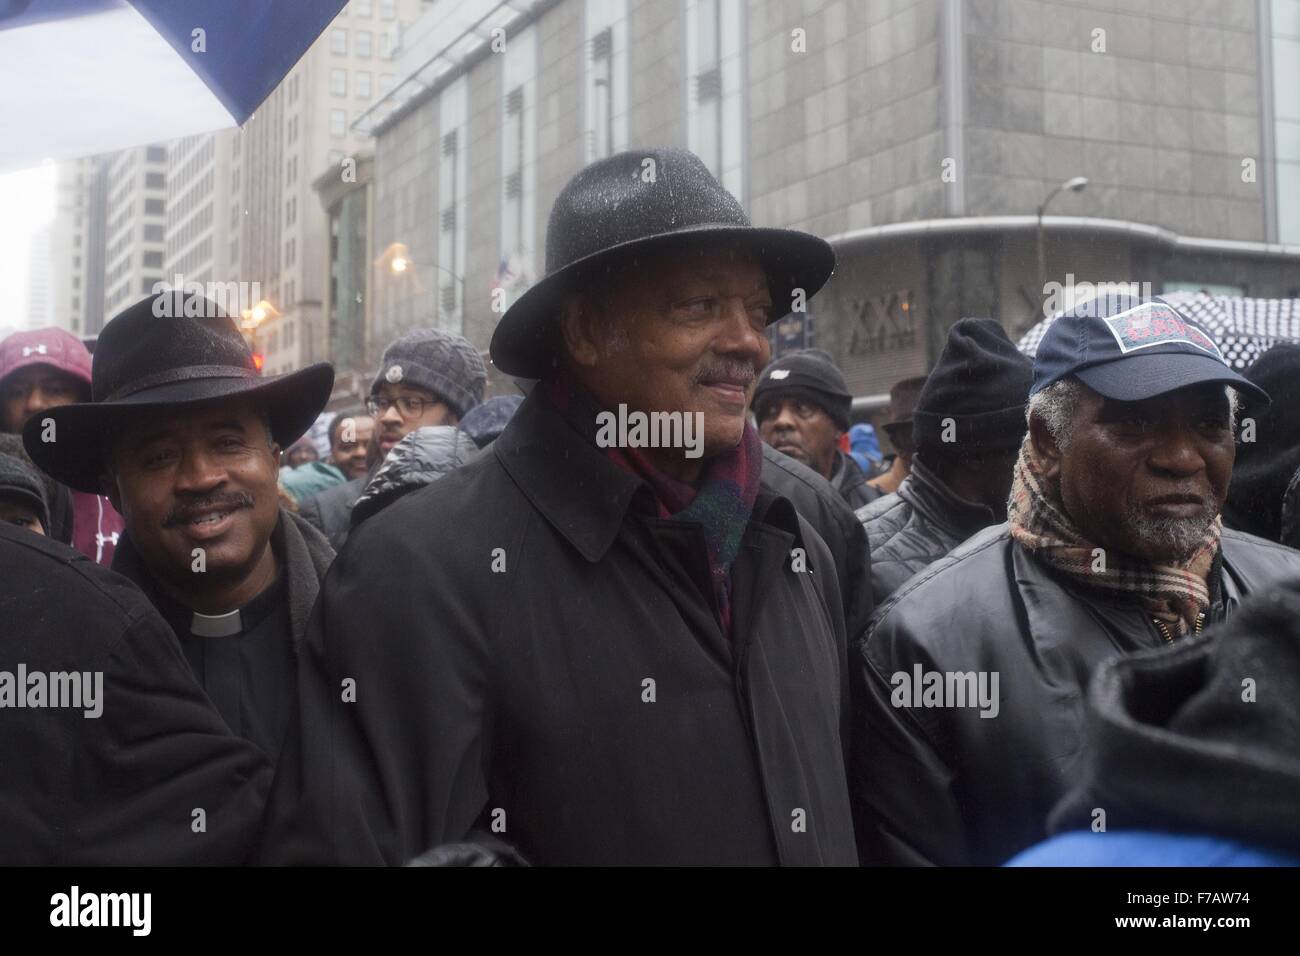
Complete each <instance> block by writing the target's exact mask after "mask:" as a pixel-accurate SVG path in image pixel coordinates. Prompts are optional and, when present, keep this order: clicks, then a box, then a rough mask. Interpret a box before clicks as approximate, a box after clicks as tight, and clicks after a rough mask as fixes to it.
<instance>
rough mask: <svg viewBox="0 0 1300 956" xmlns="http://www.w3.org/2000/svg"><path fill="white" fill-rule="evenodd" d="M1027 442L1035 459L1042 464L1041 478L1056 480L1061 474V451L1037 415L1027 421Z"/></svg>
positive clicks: (1044, 423) (1045, 424)
mask: <svg viewBox="0 0 1300 956" xmlns="http://www.w3.org/2000/svg"><path fill="white" fill-rule="evenodd" d="M1029 442H1030V445H1031V446H1032V447H1033V449H1034V455H1035V457H1036V458H1037V459H1038V460H1039V461H1040V462H1042V464H1043V477H1045V478H1056V477H1057V476H1058V475H1060V473H1061V449H1060V447H1058V446H1057V444H1056V439H1055V438H1054V437H1053V436H1052V432H1051V430H1050V429H1049V428H1048V427H1047V423H1046V422H1044V421H1043V420H1042V419H1041V418H1039V417H1038V416H1037V415H1032V416H1030V419H1029Z"/></svg>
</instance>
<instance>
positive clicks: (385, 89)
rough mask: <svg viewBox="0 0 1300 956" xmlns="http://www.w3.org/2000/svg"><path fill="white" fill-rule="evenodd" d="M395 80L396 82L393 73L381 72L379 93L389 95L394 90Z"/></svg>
mask: <svg viewBox="0 0 1300 956" xmlns="http://www.w3.org/2000/svg"><path fill="white" fill-rule="evenodd" d="M393 82H394V81H393V74H391V73H380V74H379V95H380V96H387V95H388V94H389V93H390V92H392V89H393Z"/></svg>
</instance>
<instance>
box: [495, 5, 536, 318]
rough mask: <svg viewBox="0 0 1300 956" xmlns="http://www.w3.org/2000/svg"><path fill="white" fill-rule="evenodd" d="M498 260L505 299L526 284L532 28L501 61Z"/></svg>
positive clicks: (532, 180) (532, 162) (532, 173)
mask: <svg viewBox="0 0 1300 956" xmlns="http://www.w3.org/2000/svg"><path fill="white" fill-rule="evenodd" d="M502 71H503V84H502V85H503V87H504V89H505V90H506V94H505V97H504V98H503V100H502V104H501V184H502V186H501V250H500V252H501V259H500V266H499V268H498V274H497V282H498V285H499V287H500V288H503V289H505V290H506V294H507V296H511V295H513V293H515V292H516V291H519V290H521V289H522V288H526V287H527V284H528V283H529V282H530V281H531V278H532V276H531V271H532V262H531V257H532V244H533V229H534V225H535V224H534V220H533V215H534V212H533V207H534V195H535V192H536V161H537V155H536V154H537V140H536V120H535V106H536V104H535V102H534V98H535V97H536V73H537V40H536V33H535V32H534V31H533V30H532V29H526V30H524V31H523V32H522V33H520V34H519V35H518V36H516V37H512V38H511V40H510V43H509V45H508V46H507V47H506V52H505V57H504V59H503V61H502Z"/></svg>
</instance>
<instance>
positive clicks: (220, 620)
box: [190, 608, 244, 637]
mask: <svg viewBox="0 0 1300 956" xmlns="http://www.w3.org/2000/svg"><path fill="white" fill-rule="evenodd" d="M243 630H244V622H243V619H242V618H241V616H240V613H239V608H235V610H233V611H229V612H227V613H226V614H200V613H199V612H198V611H195V612H194V617H193V618H192V619H191V620H190V633H191V634H193V635H194V636H195V637H233V636H234V635H236V634H240V633H243Z"/></svg>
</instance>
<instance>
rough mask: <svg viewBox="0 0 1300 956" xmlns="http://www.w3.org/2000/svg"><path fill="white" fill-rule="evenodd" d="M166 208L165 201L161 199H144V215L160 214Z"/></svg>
mask: <svg viewBox="0 0 1300 956" xmlns="http://www.w3.org/2000/svg"><path fill="white" fill-rule="evenodd" d="M166 210H167V203H166V202H165V201H164V200H162V199H146V200H145V201H144V212H145V215H146V216H161V215H162V214H163V213H164V212H166Z"/></svg>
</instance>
